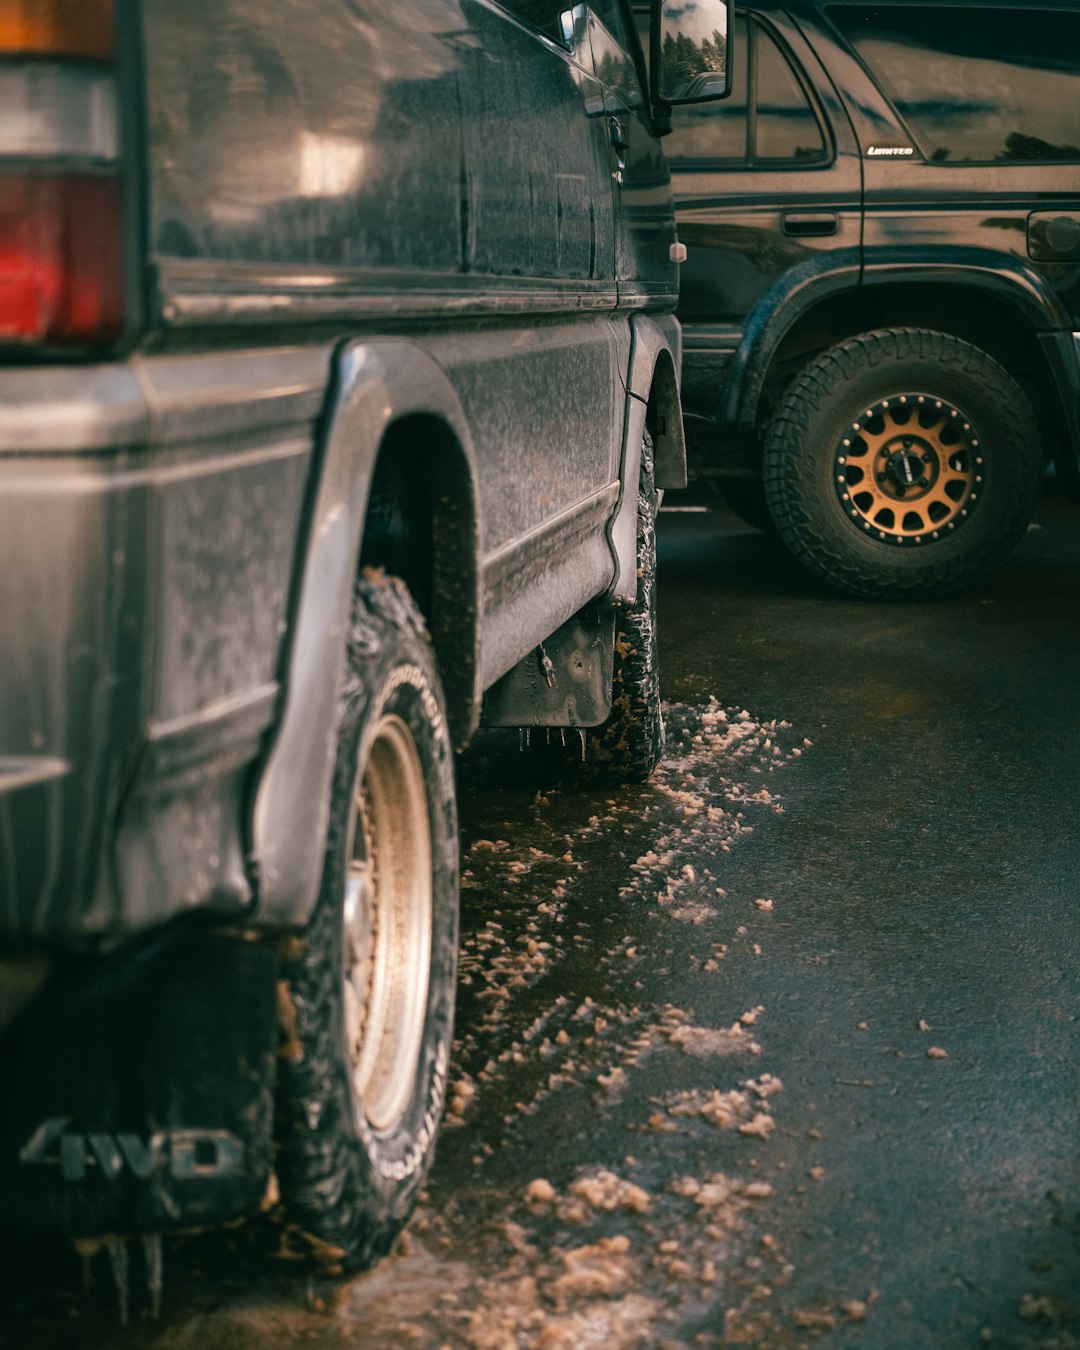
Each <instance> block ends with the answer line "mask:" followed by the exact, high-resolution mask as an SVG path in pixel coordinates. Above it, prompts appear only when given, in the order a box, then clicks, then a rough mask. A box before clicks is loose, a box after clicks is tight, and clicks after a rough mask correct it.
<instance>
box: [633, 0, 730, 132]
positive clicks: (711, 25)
mask: <svg viewBox="0 0 1080 1350" xmlns="http://www.w3.org/2000/svg"><path fill="white" fill-rule="evenodd" d="M734 10H735V0H652V4H651V15H650V41H649V85H650V88H651V92H652V102H653V106H654V108H655V109H656V110H657V111H658V112H660V113H661V115H662V113H663V111H664V110H666V109H669V108H671V107H673V106H676V105H679V104H686V103H710V102H712V101H713V100H715V99H720V98H726V97H727V95H728V93H729V92H730V89H731V80H730V70H731V62H730V56H729V50H728V39H729V37H730V34H731V32H732V27H733V18H734Z"/></svg>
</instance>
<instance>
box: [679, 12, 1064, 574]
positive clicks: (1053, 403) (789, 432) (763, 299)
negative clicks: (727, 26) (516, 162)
mask: <svg viewBox="0 0 1080 1350" xmlns="http://www.w3.org/2000/svg"><path fill="white" fill-rule="evenodd" d="M732 53H733V59H734V80H733V84H734V88H733V92H732V96H731V98H730V99H729V100H727V101H726V102H723V103H710V104H705V105H702V106H699V107H694V108H686V109H677V110H676V111H675V114H674V129H673V132H672V134H671V136H670V137H669V138H668V139H667V141H666V142H665V144H666V148H667V152H668V156H669V160H670V162H671V165H672V169H673V171H674V172H673V177H674V182H675V189H676V202H677V207H678V221H679V237H680V240H681V241H682V243H684V244H685V245H686V246H687V249H688V259H687V261H686V262H685V264H684V266H683V269H682V281H681V300H680V306H681V309H680V317H681V318H682V321H683V325H684V334H685V357H684V375H683V400H684V406H685V408H686V410H687V429H688V431H689V432H690V440H691V461H692V462H691V472H692V473H695V474H696V475H698V476H701V477H709V478H712V479H714V480H716V481H717V482H718V483H719V484H720V486H721V487H722V489H723V492H724V495H725V496H726V497H727V499H728V501H729V502H730V504H731V505H732V506H733V507H734V508H735V509H736V510H737V511H738V512H739V513H740V514H742V515H743V516H744V517H745V518H746V519H748V520H751V521H752V522H753V523H756V524H768V523H769V521H770V520H771V522H772V524H774V525H775V528H776V529H777V530H778V531H779V533H780V535H781V536H782V538H783V539H784V541H785V542H786V543H787V545H788V546H789V547H790V548H791V549H792V551H793V552H794V553H795V554H796V556H797V557H798V558H800V559H801V560H802V561H803V562H804V563H805V564H806V565H807V566H808V567H809V568H811V569H812V570H813V571H814V572H815V573H817V574H818V575H819V576H820V577H822V578H824V579H825V580H826V581H828V582H829V583H830V584H832V585H834V586H836V587H838V588H840V589H842V590H845V591H847V592H850V593H854V594H857V595H877V596H923V595H940V594H944V593H948V592H952V591H955V590H958V589H960V588H961V587H964V586H967V585H970V584H971V583H972V582H973V581H974V580H975V579H976V578H978V577H979V576H981V575H982V574H983V573H984V572H985V571H986V570H987V569H988V568H989V567H991V566H992V565H993V564H995V563H996V562H998V561H999V560H1000V559H1001V558H1002V557H1003V556H1004V555H1005V553H1006V552H1007V551H1008V550H1009V549H1010V548H1011V547H1012V545H1013V544H1015V542H1016V541H1017V539H1018V538H1019V537H1020V536H1021V535H1022V533H1023V531H1024V528H1025V526H1026V524H1027V522H1028V519H1029V517H1030V513H1031V510H1032V508H1033V505H1034V502H1035V498H1036V494H1037V492H1038V489H1039V484H1040V480H1041V478H1042V475H1043V472H1044V469H1045V467H1046V461H1047V460H1048V459H1053V460H1055V461H1056V470H1057V474H1058V476H1059V477H1060V478H1061V479H1062V480H1063V481H1064V482H1065V483H1066V484H1067V485H1069V486H1070V487H1071V488H1072V489H1074V490H1075V488H1076V485H1077V455H1078V445H1080V427H1078V421H1080V416H1078V403H1080V332H1078V331H1077V330H1078V329H1080V5H1078V4H1076V3H1061V0H1058V2H1057V3H1055V0H1040V3H1037V4H1030V5H1029V4H1017V3H1013V4H1002V3H994V2H993V0H990V3H987V0H978V3H973V2H971V0H950V2H949V3H947V4H925V3H923V4H911V3H876V4H862V3H852V2H851V0H836V2H835V3H833V2H832V0H787V2H786V3H782V4H781V3H774V0H755V3H753V4H749V5H746V6H745V7H743V9H742V11H741V13H740V14H739V15H738V18H737V21H736V27H735V31H734V35H733V43H732Z"/></svg>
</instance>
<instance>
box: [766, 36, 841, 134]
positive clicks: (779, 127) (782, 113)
mask: <svg viewBox="0 0 1080 1350" xmlns="http://www.w3.org/2000/svg"><path fill="white" fill-rule="evenodd" d="M755 55H756V58H757V59H756V60H755V62H754V86H753V87H754V92H755V95H756V97H755V106H756V111H757V128H756V132H757V134H756V149H755V157H756V158H757V159H815V158H818V157H820V156H821V155H822V154H823V153H824V150H825V140H824V138H823V136H822V134H821V127H820V126H819V125H818V120H817V118H816V117H815V116H814V110H813V109H812V108H811V106H810V103H809V101H808V99H807V97H806V94H805V93H804V92H803V89H802V86H801V85H800V84H799V81H798V80H797V79H796V78H795V72H794V71H793V70H792V69H791V66H790V65H789V64H788V61H787V59H786V57H785V56H784V54H783V52H782V51H781V50H780V48H779V47H778V46H777V45H776V43H775V42H773V40H772V38H770V37H769V35H768V34H767V33H766V32H765V31H764V30H763V29H760V28H759V29H757V41H756V43H755Z"/></svg>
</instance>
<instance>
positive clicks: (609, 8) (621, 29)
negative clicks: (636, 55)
mask: <svg viewBox="0 0 1080 1350" xmlns="http://www.w3.org/2000/svg"><path fill="white" fill-rule="evenodd" d="M564 8H565V6H564ZM589 8H590V9H591V10H592V12H593V13H594V14H595V15H596V17H597V18H598V19H599V20H600V22H601V23H602V24H603V25H604V27H605V28H606V29H607V30H608V32H609V33H610V34H611V36H612V37H613V38H614V39H615V41H616V42H617V43H618V44H619V46H620V47H621V48H622V49H623V51H624V52H628V51H629V50H630V39H629V38H628V36H627V28H626V20H625V19H624V18H623V10H622V6H621V5H620V4H619V0H592V4H591V5H590V6H589Z"/></svg>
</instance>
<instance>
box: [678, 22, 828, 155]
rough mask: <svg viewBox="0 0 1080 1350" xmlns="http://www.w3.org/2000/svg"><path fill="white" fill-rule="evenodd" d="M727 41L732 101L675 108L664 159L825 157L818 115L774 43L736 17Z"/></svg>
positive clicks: (758, 30)
mask: <svg viewBox="0 0 1080 1350" xmlns="http://www.w3.org/2000/svg"><path fill="white" fill-rule="evenodd" d="M731 41H732V62H731V85H732V88H731V95H730V97H729V98H727V99H725V100H723V101H722V102H717V103H704V104H700V105H699V106H697V107H690V108H675V109H673V110H672V126H673V130H672V133H671V135H670V136H669V137H667V138H666V139H665V141H664V149H665V151H666V152H667V156H668V159H669V160H672V161H673V162H678V161H680V160H681V161H684V163H685V161H687V160H715V159H725V160H738V161H739V162H741V163H743V164H747V163H749V164H757V163H765V162H768V163H770V164H776V163H777V162H778V161H783V160H796V159H798V160H806V159H821V158H824V156H825V138H824V136H823V134H822V130H821V125H820V123H819V121H818V118H817V115H816V113H815V112H814V109H813V107H812V105H811V103H810V100H809V97H808V95H807V93H806V91H805V89H804V87H803V84H802V82H801V81H800V79H799V77H798V76H797V75H796V73H795V70H794V69H793V67H792V65H791V63H790V61H789V60H788V58H787V56H786V54H785V53H784V52H783V51H782V50H781V48H780V46H779V45H778V44H777V42H776V41H775V39H774V38H773V37H772V36H771V34H770V33H769V32H767V31H766V30H765V29H764V28H763V27H762V26H761V25H760V24H757V23H749V22H748V21H747V20H746V18H745V17H743V16H741V15H740V16H738V17H736V20H735V27H734V29H733V30H732V39H731Z"/></svg>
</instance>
